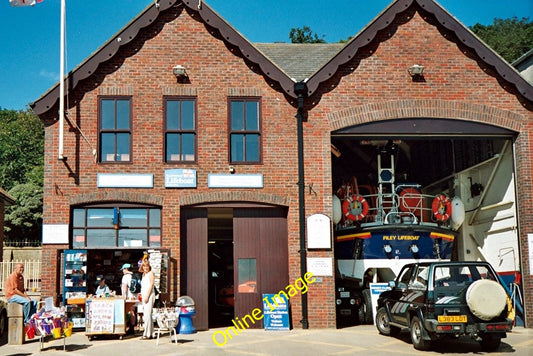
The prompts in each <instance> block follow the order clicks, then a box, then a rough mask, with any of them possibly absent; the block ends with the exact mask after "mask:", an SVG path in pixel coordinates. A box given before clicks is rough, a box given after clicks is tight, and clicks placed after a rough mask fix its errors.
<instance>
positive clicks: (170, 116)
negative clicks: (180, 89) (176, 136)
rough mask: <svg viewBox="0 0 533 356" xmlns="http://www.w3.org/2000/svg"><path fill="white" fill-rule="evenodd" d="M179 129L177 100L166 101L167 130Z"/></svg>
mask: <svg viewBox="0 0 533 356" xmlns="http://www.w3.org/2000/svg"><path fill="white" fill-rule="evenodd" d="M178 129H179V101H175V100H169V101H167V130H178Z"/></svg>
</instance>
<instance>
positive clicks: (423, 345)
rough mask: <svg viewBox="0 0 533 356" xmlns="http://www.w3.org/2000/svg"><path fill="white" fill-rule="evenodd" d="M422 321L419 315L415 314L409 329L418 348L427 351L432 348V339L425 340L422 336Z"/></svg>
mask: <svg viewBox="0 0 533 356" xmlns="http://www.w3.org/2000/svg"><path fill="white" fill-rule="evenodd" d="M422 328H423V326H422V322H421V321H420V319H418V317H416V316H414V317H413V319H412V320H411V327H410V329H409V331H410V332H411V341H412V342H413V346H414V347H415V349H417V350H422V351H426V350H429V349H430V348H431V340H424V338H423V337H422Z"/></svg>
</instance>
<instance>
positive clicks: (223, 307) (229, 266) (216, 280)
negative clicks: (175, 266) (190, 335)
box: [207, 208, 235, 328]
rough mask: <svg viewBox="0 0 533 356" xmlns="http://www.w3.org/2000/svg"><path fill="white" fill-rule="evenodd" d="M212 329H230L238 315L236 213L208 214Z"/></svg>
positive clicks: (218, 211) (228, 210) (213, 211)
mask: <svg viewBox="0 0 533 356" xmlns="http://www.w3.org/2000/svg"><path fill="white" fill-rule="evenodd" d="M207 218H208V223H207V231H208V232H207V235H208V271H209V301H208V304H209V328H216V327H223V326H228V325H231V321H232V320H233V318H234V315H235V296H234V291H233V285H234V281H233V279H234V273H233V272H234V269H233V209H231V208H209V209H208V210H207Z"/></svg>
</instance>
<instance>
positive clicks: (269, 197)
mask: <svg viewBox="0 0 533 356" xmlns="http://www.w3.org/2000/svg"><path fill="white" fill-rule="evenodd" d="M218 202H254V203H264V204H272V205H280V206H289V204H290V198H288V197H284V196H281V195H276V194H269V193H260V192H255V191H209V192H205V193H200V194H189V195H185V196H183V197H180V205H182V206H187V205H197V204H204V203H218Z"/></svg>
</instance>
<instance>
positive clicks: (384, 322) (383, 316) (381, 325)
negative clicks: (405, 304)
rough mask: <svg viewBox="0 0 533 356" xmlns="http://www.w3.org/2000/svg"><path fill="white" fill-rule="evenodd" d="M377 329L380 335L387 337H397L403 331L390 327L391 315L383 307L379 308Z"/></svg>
mask: <svg viewBox="0 0 533 356" xmlns="http://www.w3.org/2000/svg"><path fill="white" fill-rule="evenodd" d="M376 327H377V328H378V331H379V333H380V334H382V335H386V336H395V335H398V334H399V333H400V331H401V330H400V328H398V327H396V326H391V325H390V320H389V315H388V314H387V310H386V309H385V308H383V307H381V308H379V309H378V312H377V314H376Z"/></svg>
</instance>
